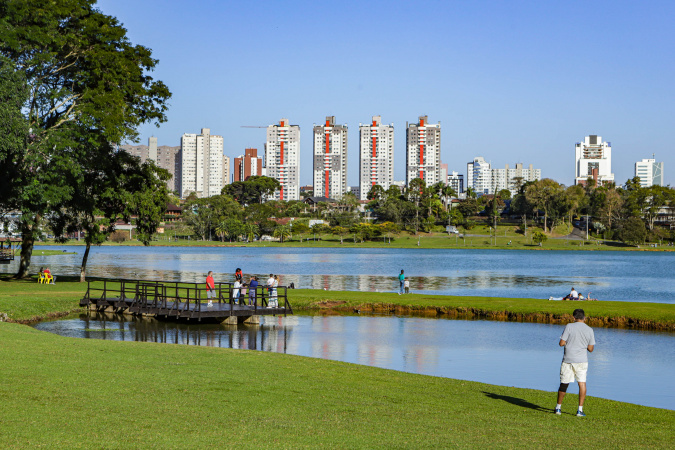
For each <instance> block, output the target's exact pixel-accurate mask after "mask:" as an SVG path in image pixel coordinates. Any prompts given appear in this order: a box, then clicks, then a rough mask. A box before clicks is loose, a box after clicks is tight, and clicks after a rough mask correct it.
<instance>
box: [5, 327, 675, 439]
mask: <svg viewBox="0 0 675 450" xmlns="http://www.w3.org/2000/svg"><path fill="white" fill-rule="evenodd" d="M0 360H1V361H2V369H1V374H2V376H1V377H0V397H1V398H2V401H1V402H0V436H1V437H2V444H1V446H2V447H6V448H7V447H8V448H37V447H56V448H205V447H209V448H210V447H235V446H236V447H246V448H261V447H284V448H297V447H313V448H316V447H322V448H323V447H333V448H375V447H377V448H393V447H403V448H439V447H484V448H516V447H528V448H544V447H545V448H569V447H570V446H571V445H577V444H578V445H583V447H585V448H586V447H587V448H607V447H615V448H637V447H641V448H642V447H651V448H671V447H672V443H673V442H674V441H675V411H669V410H663V409H656V408H649V407H642V406H636V405H632V404H626V403H620V402H615V401H610V400H603V399H598V398H593V397H590V398H588V399H587V401H586V406H585V411H586V413H587V414H588V417H586V418H577V417H574V416H573V413H574V411H575V409H576V396H575V395H571V394H570V395H568V398H566V399H565V400H566V401H565V403H564V405H563V412H564V414H563V415H562V416H556V415H554V414H552V412H551V408H552V407H553V406H554V402H555V397H554V393H553V392H543V391H535V390H529V389H515V388H509V387H499V386H492V385H487V384H481V383H475V382H468V381H460V380H452V379H444V378H436V377H430V376H423V375H414V374H407V373H402V372H396V371H390V370H384V369H377V368H372V367H365V366H359V365H353V364H346V363H341V362H334V361H325V360H318V359H312V358H305V357H298V356H291V355H283V354H275V353H266V352H257V351H243V350H229V349H221V348H208V347H194V346H184V345H171V344H152V343H138V342H115V341H102V340H85V339H74V338H64V337H60V336H56V335H52V334H49V333H44V332H40V331H37V330H34V329H32V328H29V327H27V326H25V325H18V324H7V323H0ZM552 370H555V368H552ZM554 388H555V386H552V389H554ZM626 388H628V387H626Z"/></svg>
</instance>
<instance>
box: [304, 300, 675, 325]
mask: <svg viewBox="0 0 675 450" xmlns="http://www.w3.org/2000/svg"><path fill="white" fill-rule="evenodd" d="M346 303H347V302H345V301H321V302H315V303H312V304H310V305H309V306H306V307H296V308H295V309H296V310H304V311H320V312H321V313H322V314H331V313H332V314H335V313H338V314H339V313H343V312H365V313H369V312H372V313H380V314H401V315H413V316H420V317H446V318H453V319H480V320H498V321H503V322H532V323H553V324H567V323H570V322H574V318H573V317H572V314H554V313H543V312H540V313H516V312H512V311H492V310H485V309H480V308H465V307H456V308H455V307H434V306H426V307H413V306H401V305H395V304H391V303H364V304H360V305H358V306H349V305H347V304H346ZM586 323H587V324H588V325H589V326H591V327H604V328H625V329H634V330H650V331H675V323H662V322H656V321H652V320H643V319H635V318H631V317H593V316H588V317H586Z"/></svg>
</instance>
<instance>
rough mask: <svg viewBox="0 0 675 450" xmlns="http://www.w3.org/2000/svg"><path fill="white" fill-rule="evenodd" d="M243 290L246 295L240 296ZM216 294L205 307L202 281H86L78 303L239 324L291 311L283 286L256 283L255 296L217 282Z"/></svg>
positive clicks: (178, 318)
mask: <svg viewBox="0 0 675 450" xmlns="http://www.w3.org/2000/svg"><path fill="white" fill-rule="evenodd" d="M101 285H102V286H101ZM244 290H245V291H246V295H243V291H244ZM237 291H239V293H240V294H241V295H240V296H239V298H238V299H237V298H235V295H236V292H237ZM215 293H216V296H215V298H213V299H211V301H212V306H208V301H209V299H207V290H206V284H205V283H180V282H170V281H139V280H103V281H89V282H87V293H86V294H85V295H84V297H83V298H82V299H81V300H80V306H86V307H89V308H91V309H96V310H101V311H103V310H107V311H113V312H117V313H127V314H137V315H146V316H154V317H156V318H158V319H174V320H186V321H192V320H195V321H198V322H201V321H208V322H223V321H228V322H230V323H242V322H245V321H247V320H249V319H251V318H252V317H255V316H266V315H284V316H285V315H287V314H293V309H292V308H291V305H290V303H288V288H287V287H286V286H279V287H277V288H276V291H270V290H269V289H268V288H267V287H266V286H258V287H257V288H256V289H255V296H254V297H251V296H250V292H249V288H248V287H245V288H238V289H234V286H233V284H232V283H216V285H215ZM271 305H272V306H271Z"/></svg>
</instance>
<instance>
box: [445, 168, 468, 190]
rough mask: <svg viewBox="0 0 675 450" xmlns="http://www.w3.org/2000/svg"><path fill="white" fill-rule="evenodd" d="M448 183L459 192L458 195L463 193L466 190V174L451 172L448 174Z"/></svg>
mask: <svg viewBox="0 0 675 450" xmlns="http://www.w3.org/2000/svg"><path fill="white" fill-rule="evenodd" d="M447 184H448V186H451V187H452V188H453V189H454V190H455V192H457V195H459V194H461V193H462V192H464V175H461V174H459V173H457V172H455V171H453V172H451V173H450V175H448V178H447Z"/></svg>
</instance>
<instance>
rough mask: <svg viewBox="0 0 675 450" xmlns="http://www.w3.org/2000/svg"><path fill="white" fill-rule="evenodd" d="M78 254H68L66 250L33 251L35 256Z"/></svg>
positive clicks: (72, 253)
mask: <svg viewBox="0 0 675 450" xmlns="http://www.w3.org/2000/svg"><path fill="white" fill-rule="evenodd" d="M14 254H15V255H20V254H21V250H20V249H17V250H16V251H15V252H14ZM75 254H77V252H67V251H65V250H44V249H33V256H60V255H75Z"/></svg>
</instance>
